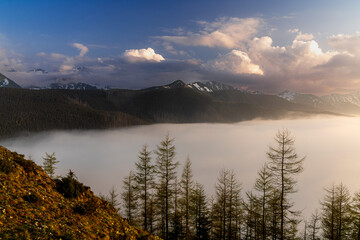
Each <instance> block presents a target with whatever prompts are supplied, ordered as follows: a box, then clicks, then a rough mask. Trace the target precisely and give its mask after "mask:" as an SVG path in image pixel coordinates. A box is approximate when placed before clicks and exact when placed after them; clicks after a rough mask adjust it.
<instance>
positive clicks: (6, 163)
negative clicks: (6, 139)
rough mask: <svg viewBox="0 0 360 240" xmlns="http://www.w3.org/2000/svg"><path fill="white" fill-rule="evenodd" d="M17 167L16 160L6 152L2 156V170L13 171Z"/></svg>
mask: <svg viewBox="0 0 360 240" xmlns="http://www.w3.org/2000/svg"><path fill="white" fill-rule="evenodd" d="M14 169H15V165H14V162H13V161H12V160H11V158H9V157H8V156H7V154H6V153H4V154H3V155H2V156H1V157H0V172H3V173H11V172H12V171H13V170H14Z"/></svg>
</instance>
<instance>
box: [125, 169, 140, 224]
mask: <svg viewBox="0 0 360 240" xmlns="http://www.w3.org/2000/svg"><path fill="white" fill-rule="evenodd" d="M121 198H122V201H123V206H124V207H123V208H124V211H125V212H124V215H125V217H126V218H127V219H128V220H129V221H130V222H132V223H134V222H135V216H136V210H137V194H136V184H135V177H134V173H133V172H132V171H130V172H129V175H128V176H126V177H124V179H123V192H122V194H121Z"/></svg>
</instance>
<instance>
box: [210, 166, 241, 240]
mask: <svg viewBox="0 0 360 240" xmlns="http://www.w3.org/2000/svg"><path fill="white" fill-rule="evenodd" d="M215 188H216V189H215V191H216V192H215V204H214V209H213V217H216V218H218V220H217V221H216V222H215V223H214V237H215V238H216V239H223V240H226V239H233V237H234V236H235V235H238V233H237V230H238V229H237V221H236V219H237V216H236V214H237V213H239V211H238V208H237V207H238V203H239V202H240V201H241V197H240V192H241V184H240V182H239V181H238V180H237V179H236V177H235V174H234V172H233V171H230V170H226V169H222V170H221V171H220V174H219V177H218V182H217V184H216V186H215Z"/></svg>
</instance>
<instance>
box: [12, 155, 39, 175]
mask: <svg viewBox="0 0 360 240" xmlns="http://www.w3.org/2000/svg"><path fill="white" fill-rule="evenodd" d="M14 162H16V163H18V164H19V165H20V166H22V167H23V168H24V170H25V172H35V167H36V165H35V163H34V162H33V161H31V160H26V159H24V158H22V157H18V156H16V157H15V159H14Z"/></svg>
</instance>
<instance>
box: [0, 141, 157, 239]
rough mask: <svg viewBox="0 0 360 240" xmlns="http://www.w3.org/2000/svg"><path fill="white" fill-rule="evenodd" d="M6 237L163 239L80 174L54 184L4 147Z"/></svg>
mask: <svg viewBox="0 0 360 240" xmlns="http://www.w3.org/2000/svg"><path fill="white" fill-rule="evenodd" d="M64 186H65V188H64ZM64 189H65V191H67V192H64ZM69 189H75V190H74V191H71V194H70V195H69V192H68V191H69ZM75 193H76V194H75ZM65 196H66V197H65ZM0 239H159V238H158V237H154V236H152V235H150V234H148V233H147V232H144V231H142V230H141V229H140V228H138V227H136V226H132V225H131V224H129V222H128V221H127V220H126V219H123V218H121V217H120V216H119V215H118V214H117V212H116V210H115V209H114V208H113V207H112V206H111V205H110V204H109V203H108V202H106V201H104V200H101V199H100V198H98V197H96V196H95V195H94V194H93V193H92V192H91V190H90V188H88V187H85V186H84V185H82V184H81V183H79V182H78V181H77V180H76V177H75V176H74V175H71V174H70V175H68V176H67V177H63V178H60V179H58V180H53V179H51V178H50V177H48V175H47V174H46V173H45V172H44V171H43V170H42V168H41V167H39V166H37V165H36V164H35V163H34V162H32V161H30V160H25V159H24V157H23V155H19V154H17V153H16V152H11V151H9V150H8V149H6V148H3V147H0Z"/></svg>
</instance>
